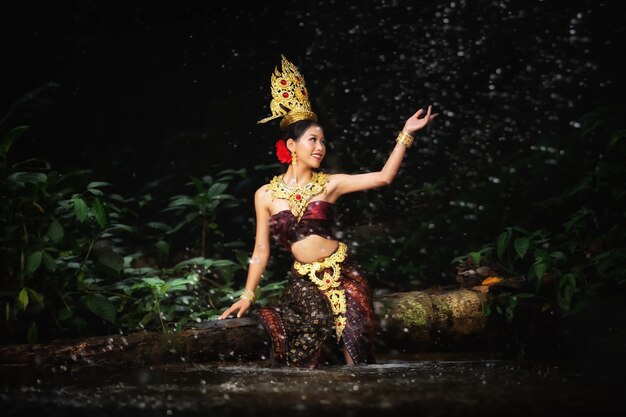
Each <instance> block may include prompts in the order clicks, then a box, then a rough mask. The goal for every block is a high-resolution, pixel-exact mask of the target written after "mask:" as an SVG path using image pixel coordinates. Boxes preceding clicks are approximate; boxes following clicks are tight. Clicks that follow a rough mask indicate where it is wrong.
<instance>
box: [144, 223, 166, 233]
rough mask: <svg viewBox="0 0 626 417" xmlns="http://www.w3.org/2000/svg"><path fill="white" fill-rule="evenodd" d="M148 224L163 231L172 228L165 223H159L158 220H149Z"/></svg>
mask: <svg viewBox="0 0 626 417" xmlns="http://www.w3.org/2000/svg"><path fill="white" fill-rule="evenodd" d="M148 226H150V227H152V228H154V229H157V230H161V231H163V232H169V231H170V230H172V228H171V227H170V226H169V225H167V224H165V223H160V222H149V223H148Z"/></svg>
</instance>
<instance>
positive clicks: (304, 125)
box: [281, 119, 320, 140]
mask: <svg viewBox="0 0 626 417" xmlns="http://www.w3.org/2000/svg"><path fill="white" fill-rule="evenodd" d="M313 125H317V126H320V124H319V123H317V122H316V121H314V120H309V119H305V120H299V121H297V122H295V123H292V124H290V125H289V126H287V128H286V129H284V130H283V131H282V136H281V138H282V139H284V140H287V139H289V138H293V140H296V139H298V138H299V137H300V136H302V134H303V133H304V132H306V130H307V129H308V128H310V127H311V126H313Z"/></svg>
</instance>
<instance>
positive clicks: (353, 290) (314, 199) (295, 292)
mask: <svg viewBox="0 0 626 417" xmlns="http://www.w3.org/2000/svg"><path fill="white" fill-rule="evenodd" d="M271 86H272V96H273V99H272V102H271V103H270V108H271V110H272V116H271V117H268V118H266V119H263V120H261V121H259V123H265V122H267V121H269V120H272V119H275V118H278V117H282V120H281V123H280V125H281V128H282V132H283V135H282V138H281V139H279V140H278V141H277V142H276V153H277V156H278V159H279V160H280V161H281V162H282V163H285V164H288V167H287V170H286V172H285V173H284V174H282V175H280V176H275V177H274V178H273V179H272V181H270V183H269V184H265V185H263V186H262V187H260V188H259V189H258V190H257V191H256V193H255V196H254V205H255V210H256V242H255V246H254V251H253V254H252V257H251V259H250V268H249V270H248V277H247V281H246V285H245V289H244V290H243V292H242V294H241V297H240V299H239V300H238V301H237V302H235V303H234V304H233V305H232V306H231V307H230V308H228V309H227V310H226V311H224V312H223V314H222V315H221V316H220V317H219V319H220V320H222V319H225V318H227V317H228V316H229V315H230V314H231V313H235V312H237V317H241V316H242V315H243V314H244V313H245V312H246V311H247V310H248V309H250V306H251V305H252V303H253V302H254V298H255V296H254V291H255V289H256V287H257V286H258V284H259V281H260V279H261V275H262V273H263V271H264V270H265V267H266V265H267V262H268V260H269V256H270V237H273V238H274V240H275V241H276V242H277V243H279V244H280V245H281V246H282V247H284V248H285V249H286V250H289V251H290V252H291V253H292V254H293V257H294V258H295V260H294V264H293V267H292V269H291V274H290V279H289V282H288V284H287V287H286V289H285V292H284V294H283V296H282V298H281V301H280V302H279V303H278V305H276V306H272V307H265V308H261V309H258V310H256V311H255V314H257V315H258V317H259V318H260V319H261V322H262V323H263V325H264V326H265V328H266V329H267V330H268V332H269V334H270V336H271V341H272V351H271V352H272V362H273V363H274V364H275V365H288V366H297V367H311V368H312V367H317V366H319V365H321V364H331V363H345V364H349V365H353V364H366V363H373V362H374V357H373V354H372V344H373V339H374V336H375V334H376V327H377V323H378V321H377V319H376V316H375V314H374V307H373V303H372V291H371V289H370V287H369V285H368V283H367V280H366V278H365V276H364V275H363V273H362V272H361V269H360V267H359V265H358V264H357V263H356V262H355V260H354V259H353V258H352V256H351V254H350V251H349V249H348V247H347V246H346V245H345V244H344V243H343V242H340V241H338V240H337V239H335V238H334V236H333V233H332V228H333V220H334V216H333V210H334V204H335V202H336V201H337V200H338V199H339V197H341V196H342V195H344V194H348V193H352V192H355V191H363V190H368V189H372V188H376V187H381V186H383V185H387V184H390V183H391V182H392V181H393V179H394V177H395V175H396V173H397V172H398V169H399V167H400V164H401V162H402V159H403V158H404V154H405V152H406V149H407V148H409V147H410V146H411V145H412V143H413V136H412V135H413V134H414V133H415V132H416V131H418V130H420V129H422V128H424V126H426V125H427V124H428V122H429V121H430V120H432V119H433V118H434V117H436V114H432V113H431V110H432V106H429V107H428V111H427V112H426V115H425V116H423V117H421V118H420V116H421V115H422V113H423V110H421V109H420V110H418V111H417V112H416V113H415V114H414V115H413V116H411V117H410V118H409V119H408V120H407V121H406V123H405V124H404V127H403V129H402V131H401V132H400V133H399V134H398V137H397V139H396V142H397V143H396V145H395V147H394V149H393V151H392V152H391V154H390V156H389V158H388V159H387V162H386V163H385V165H384V167H383V168H382V170H380V171H377V172H369V173H365V174H357V175H347V174H326V173H323V172H321V171H318V169H319V168H320V164H321V163H322V160H323V159H324V157H325V155H326V144H325V138H324V130H323V128H322V126H321V125H320V124H318V123H317V116H316V114H315V113H314V112H313V111H312V110H311V106H310V102H309V100H308V92H307V90H306V86H305V82H304V78H303V77H302V76H301V75H300V73H299V72H298V69H297V68H296V67H295V66H293V64H291V63H290V62H289V61H288V60H287V59H286V58H285V57H284V56H283V57H282V72H279V71H278V69H276V70H275V72H274V74H273V75H272V80H271ZM337 353H339V354H338V355H337Z"/></svg>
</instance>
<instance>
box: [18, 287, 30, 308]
mask: <svg viewBox="0 0 626 417" xmlns="http://www.w3.org/2000/svg"><path fill="white" fill-rule="evenodd" d="M17 306H18V308H19V309H20V310H22V311H25V310H26V307H28V289H27V288H22V289H21V290H20V292H19V293H18V294H17Z"/></svg>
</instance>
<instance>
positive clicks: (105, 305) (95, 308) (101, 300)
mask: <svg viewBox="0 0 626 417" xmlns="http://www.w3.org/2000/svg"><path fill="white" fill-rule="evenodd" d="M85 305H86V306H87V308H88V309H89V311H91V312H92V313H93V314H95V315H96V316H98V317H101V318H103V319H104V320H106V321H108V322H111V323H115V307H114V306H113V304H111V302H110V301H109V299H108V298H106V297H105V296H103V295H100V294H95V295H88V296H86V297H85Z"/></svg>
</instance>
